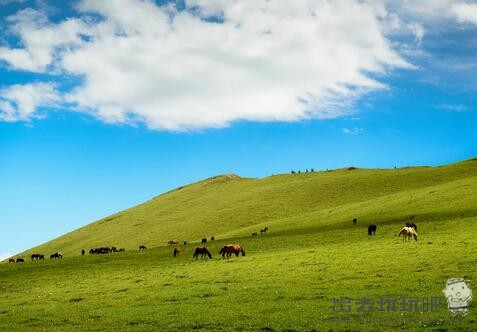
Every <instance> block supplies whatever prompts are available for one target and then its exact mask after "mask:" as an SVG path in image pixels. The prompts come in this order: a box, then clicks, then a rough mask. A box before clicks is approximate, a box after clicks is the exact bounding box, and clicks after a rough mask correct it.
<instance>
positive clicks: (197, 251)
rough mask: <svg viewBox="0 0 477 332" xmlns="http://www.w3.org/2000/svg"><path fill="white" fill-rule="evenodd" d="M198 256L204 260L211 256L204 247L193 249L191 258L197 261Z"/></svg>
mask: <svg viewBox="0 0 477 332" xmlns="http://www.w3.org/2000/svg"><path fill="white" fill-rule="evenodd" d="M199 255H200V258H204V257H206V256H207V257H209V258H212V255H211V254H210V252H209V251H208V250H207V248H206V247H197V248H195V252H194V256H192V258H195V259H196V260H197V258H198V257H199Z"/></svg>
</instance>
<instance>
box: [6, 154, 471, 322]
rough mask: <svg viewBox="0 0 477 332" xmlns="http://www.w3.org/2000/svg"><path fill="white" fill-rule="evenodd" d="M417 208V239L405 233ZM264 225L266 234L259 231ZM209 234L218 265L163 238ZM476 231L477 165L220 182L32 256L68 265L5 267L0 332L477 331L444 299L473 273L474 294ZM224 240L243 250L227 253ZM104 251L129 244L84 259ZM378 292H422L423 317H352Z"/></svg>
mask: <svg viewBox="0 0 477 332" xmlns="http://www.w3.org/2000/svg"><path fill="white" fill-rule="evenodd" d="M410 215H414V216H415V220H416V223H417V225H418V233H419V240H418V241H417V242H416V241H410V242H403V241H402V239H400V238H398V237H397V236H396V235H397V233H398V232H399V230H400V228H401V227H402V226H403V223H404V221H405V220H406V218H408V217H409V216H410ZM354 217H356V218H358V224H357V225H353V224H352V222H351V221H352V219H353V218H354ZM370 223H377V225H378V230H377V234H376V236H373V237H368V236H367V234H366V233H367V232H366V231H367V226H368V225H369V224H370ZM264 226H267V227H269V233H267V234H263V235H259V236H257V237H254V238H252V237H251V236H250V233H251V232H253V231H257V230H259V229H260V228H261V227H264ZM211 235H215V236H216V238H217V240H216V241H209V243H208V244H207V246H208V248H209V250H210V251H211V252H212V255H213V258H212V259H211V260H200V259H199V260H197V261H196V260H194V259H192V253H193V251H194V248H195V247H196V245H197V244H189V245H187V246H184V245H182V244H181V245H180V249H181V253H180V255H179V257H175V258H174V257H173V256H172V248H171V247H170V246H167V245H166V244H165V242H166V241H167V240H168V239H171V238H177V239H180V240H199V239H200V238H202V237H205V236H207V237H210V236H211ZM476 239H477V160H468V161H464V162H461V163H457V164H453V165H448V166H442V167H416V168H405V169H396V170H365V169H355V170H348V169H341V170H335V171H332V172H322V173H305V174H295V175H277V176H272V177H268V178H265V179H242V178H237V177H235V176H221V177H216V178H213V179H208V180H204V181H201V182H198V183H195V184H192V185H189V186H185V187H183V188H181V189H178V190H174V191H172V192H169V193H166V194H164V195H161V196H158V197H156V198H154V199H152V200H150V201H148V202H146V203H144V204H142V205H139V206H137V207H134V208H131V209H129V210H125V211H122V212H119V213H117V214H115V215H113V216H111V217H107V218H105V219H103V220H100V221H98V222H96V223H93V224H91V225H88V226H86V227H84V228H82V229H79V230H77V231H75V232H72V233H70V234H67V235H65V236H63V237H61V238H58V239H56V240H54V241H51V242H49V243H46V244H44V245H41V246H39V247H37V248H34V249H32V250H31V251H37V252H43V253H45V254H48V253H50V252H54V251H57V250H61V251H63V253H65V258H64V259H63V260H62V261H55V260H48V259H47V260H45V261H38V262H30V261H27V262H26V263H24V264H0V295H1V297H0V331H24V330H28V331H45V330H47V331H74V330H87V331H165V330H167V331H192V330H194V331H395V330H409V331H420V330H423V331H424V330H426V331H427V330H431V331H477V305H476V303H477V301H475V300H474V301H473V302H471V303H470V308H469V313H468V314H467V315H466V316H465V317H462V316H460V315H457V316H452V315H451V314H450V313H449V312H448V310H447V308H446V302H445V299H444V298H443V296H442V295H443V294H442V290H443V288H444V287H445V284H446V281H447V279H449V278H456V277H460V278H465V279H470V280H473V281H474V284H473V285H471V288H472V287H473V288H474V297H475V286H474V285H475V282H476V281H477V240H476ZM229 242H238V243H241V244H242V245H243V246H244V248H245V250H246V256H245V257H233V258H232V259H230V260H223V259H222V258H221V257H220V256H219V255H218V251H219V249H220V247H221V246H223V245H224V244H226V243H229ZM139 244H146V245H147V246H148V247H149V248H150V249H148V250H147V251H145V252H139V251H137V250H136V249H137V246H138V245H139ZM98 245H116V246H124V247H126V248H127V249H129V250H128V251H127V252H125V253H114V254H110V255H98V256H91V255H86V256H85V257H81V256H78V254H79V250H80V249H81V248H82V247H86V248H89V247H93V246H98ZM24 255H25V257H26V254H24ZM382 296H397V297H403V296H417V297H419V299H420V300H419V306H418V311H417V312H407V311H403V310H401V307H400V305H398V306H397V310H396V312H379V311H378V310H377V309H378V305H377V304H376V303H374V306H373V308H374V311H373V312H364V313H363V312H358V311H357V307H358V304H357V301H358V299H362V298H364V297H366V298H371V299H372V300H373V301H378V299H379V297H382ZM339 297H350V298H352V302H351V304H352V308H351V311H350V312H334V311H333V306H334V304H333V300H334V299H336V298H339ZM431 297H440V298H441V299H442V301H443V303H442V305H441V306H440V307H438V308H437V309H438V310H439V312H428V311H426V310H425V308H424V307H423V306H422V298H431Z"/></svg>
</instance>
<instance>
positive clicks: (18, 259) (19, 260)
mask: <svg viewBox="0 0 477 332" xmlns="http://www.w3.org/2000/svg"><path fill="white" fill-rule="evenodd" d="M17 263H25V260H24V259H23V258H17Z"/></svg>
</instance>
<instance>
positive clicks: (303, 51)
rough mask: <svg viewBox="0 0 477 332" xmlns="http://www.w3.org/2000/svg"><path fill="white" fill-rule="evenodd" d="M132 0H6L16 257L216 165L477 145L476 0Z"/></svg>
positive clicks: (6, 164)
mask: <svg viewBox="0 0 477 332" xmlns="http://www.w3.org/2000/svg"><path fill="white" fill-rule="evenodd" d="M117 3H118V2H114V1H92V0H84V1H71V2H63V3H62V5H61V7H58V4H57V2H53V1H18V0H16V1H12V0H0V22H1V23H0V34H1V35H0V183H1V185H0V225H1V227H2V232H1V233H0V255H3V256H5V255H8V254H11V253H15V252H18V251H21V250H23V249H26V248H29V247H31V246H34V245H36V244H39V243H42V242H44V241H46V240H49V239H52V238H54V237H56V236H59V235H62V234H64V233H65V232H68V231H71V230H74V229H76V228H77V227H79V226H82V225H85V224H87V223H89V222H91V221H94V220H96V219H99V218H101V217H104V216H106V215H108V214H111V213H114V212H116V211H118V210H121V209H124V208H127V207H130V206H133V205H135V204H137V203H140V202H142V201H144V200H147V199H149V198H151V197H153V196H155V195H157V194H159V193H162V192H164V191H167V190H169V189H172V188H174V187H177V186H180V185H182V184H186V183H190V182H193V181H197V180H200V179H202V178H206V177H209V176H213V175H217V174H223V173H236V174H239V175H241V176H245V177H265V176H268V175H271V174H277V173H286V172H289V171H291V170H292V169H293V170H298V169H302V170H304V169H306V168H314V169H317V170H322V169H326V168H336V167H345V166H351V165H353V166H359V167H394V166H398V167H399V166H407V165H424V164H425V165H438V164H445V163H451V162H455V161H459V160H463V159H466V158H471V157H474V156H476V155H477V145H476V143H475V142H477V133H476V131H475V124H476V122H477V121H476V120H477V112H476V111H477V110H476V108H475V105H476V99H477V94H476V91H477V79H476V77H477V75H476V74H477V58H476V54H477V52H476V51H477V38H476V36H477V34H476V32H477V4H475V3H472V2H464V1H450V0H439V1H433V2H426V1H424V0H421V1H415V2H413V3H412V4H406V5H396V2H387V1H383V2H369V3H368V2H356V3H354V2H352V1H348V2H343V1H339V0H336V1H328V2H323V1H309V4H308V5H307V7H306V8H304V7H303V4H297V5H295V4H294V5H293V6H296V7H293V6H291V5H288V6H286V5H285V2H283V1H279V0H277V1H274V2H271V3H272V4H270V3H269V2H265V1H264V2H263V3H262V2H261V1H257V2H254V4H253V5H250V4H248V5H242V4H241V3H240V2H233V1H232V2H230V1H229V2H224V1H221V0H217V1H202V0H190V1H185V2H181V3H179V4H177V3H169V2H160V3H159V2H155V3H154V2H151V1H145V2H144V1H137V0H127V1H124V2H121V4H122V5H121V6H117V5H116V4H117ZM358 27H359V29H358ZM361 30H362V31H361Z"/></svg>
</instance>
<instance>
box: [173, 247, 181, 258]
mask: <svg viewBox="0 0 477 332" xmlns="http://www.w3.org/2000/svg"><path fill="white" fill-rule="evenodd" d="M180 252H181V250H180V249H179V248H177V247H175V248H174V251H173V252H172V254H173V255H174V257H177V255H179V253H180Z"/></svg>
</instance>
